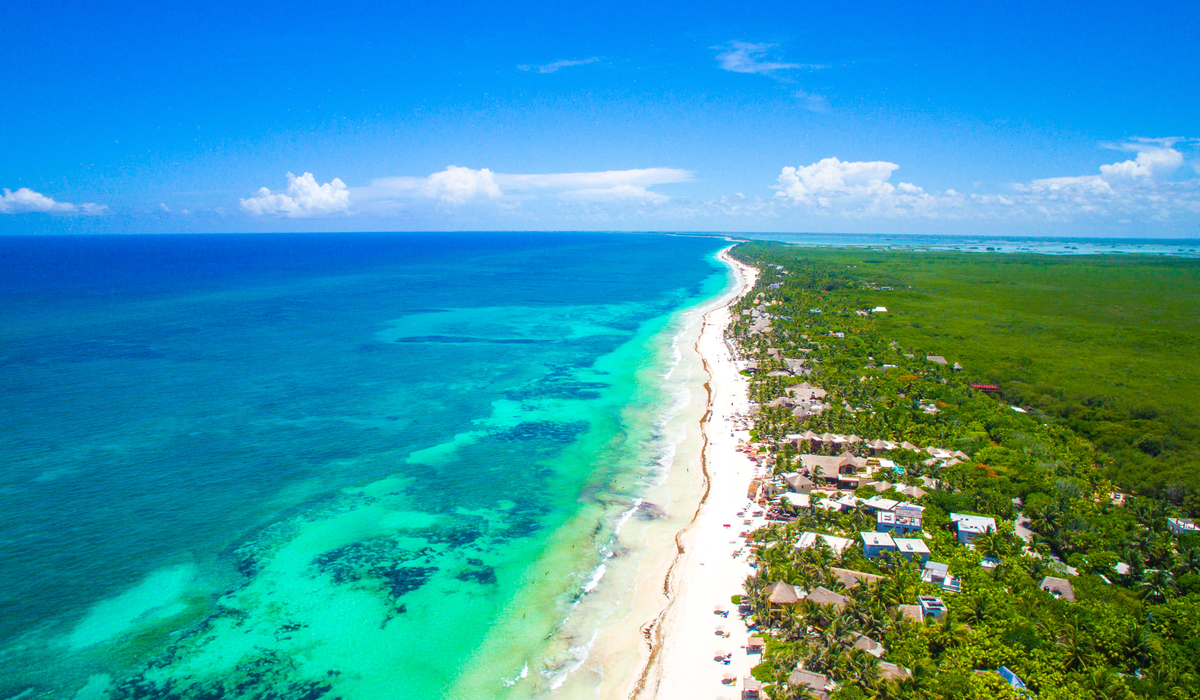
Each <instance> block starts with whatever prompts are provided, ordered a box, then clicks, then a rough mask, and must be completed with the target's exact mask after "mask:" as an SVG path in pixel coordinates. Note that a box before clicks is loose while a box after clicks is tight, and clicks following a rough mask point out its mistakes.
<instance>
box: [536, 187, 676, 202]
mask: <svg viewBox="0 0 1200 700" xmlns="http://www.w3.org/2000/svg"><path fill="white" fill-rule="evenodd" d="M558 196H559V198H560V199H566V200H575V201H580V202H619V201H623V200H624V201H628V200H638V199H641V200H646V201H649V202H656V203H661V202H665V201H667V200H668V199H670V197H667V196H666V195H664V194H659V193H658V192H651V191H650V190H648V189H646V188H645V187H641V186H639V185H614V186H613V187H596V188H589V189H582V190H569V191H567V192H562V193H560V194H559V195H558Z"/></svg>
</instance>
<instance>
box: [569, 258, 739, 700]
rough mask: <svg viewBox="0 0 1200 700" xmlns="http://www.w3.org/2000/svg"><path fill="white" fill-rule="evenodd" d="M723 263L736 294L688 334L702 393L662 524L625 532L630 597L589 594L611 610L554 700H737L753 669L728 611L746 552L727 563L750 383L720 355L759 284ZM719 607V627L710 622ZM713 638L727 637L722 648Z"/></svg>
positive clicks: (691, 411)
mask: <svg viewBox="0 0 1200 700" xmlns="http://www.w3.org/2000/svg"><path fill="white" fill-rule="evenodd" d="M719 259H720V260H721V261H722V262H724V263H725V264H727V265H730V266H731V267H732V268H733V270H734V272H735V275H736V283H735V285H734V286H733V287H732V288H731V289H730V290H729V291H727V292H726V293H725V294H724V295H723V296H722V297H721V298H720V299H718V300H716V301H715V303H714V306H713V307H712V308H710V310H708V311H707V312H706V313H704V315H703V319H702V323H696V330H694V331H692V332H693V333H695V335H691V337H690V338H689V339H688V342H689V344H692V343H694V347H695V350H696V351H697V354H698V358H697V359H698V361H695V362H690V361H689V362H686V363H684V364H685V365H686V370H684V368H683V367H681V371H687V372H689V373H690V374H691V376H695V377H696V378H697V380H699V382H701V383H703V384H705V385H706V389H705V391H704V392H703V393H700V394H699V395H694V396H693V398H692V405H691V406H689V407H688V408H687V409H685V410H684V411H682V412H681V413H680V416H679V417H680V419H681V420H685V421H687V422H686V423H685V424H684V425H685V428H686V435H685V436H684V437H683V438H682V439H681V440H680V442H679V443H678V452H677V453H676V455H675V459H674V463H673V466H672V468H671V471H670V473H669V475H668V477H667V479H666V481H665V482H664V483H662V484H659V485H657V486H655V487H652V488H651V489H649V491H648V492H647V493H646V499H647V502H650V503H654V504H656V505H659V506H661V507H662V508H663V509H664V511H665V517H663V518H661V519H656V520H653V521H650V522H647V523H645V524H644V526H641V527H637V528H626V529H625V530H623V531H622V536H621V538H620V539H621V543H620V545H619V546H620V547H622V548H626V552H627V553H626V555H625V556H622V557H621V558H619V559H613V560H610V561H609V564H608V565H609V576H611V577H612V578H613V579H614V580H623V579H624V578H625V577H626V576H628V577H629V578H630V579H631V580H632V581H633V587H632V589H627V588H623V587H621V586H617V587H605V586H602V587H600V588H599V589H597V590H596V591H594V592H593V593H592V594H590V596H589V597H590V599H591V604H592V605H596V606H599V607H604V606H606V605H610V607H609V608H608V609H609V610H610V611H611V612H610V613H609V614H607V615H606V616H605V619H604V620H603V621H602V622H601V623H600V626H599V629H597V630H595V633H594V634H595V636H593V637H591V639H590V640H581V639H576V640H574V641H572V643H573V644H581V643H582V644H586V645H587V648H588V651H587V655H586V660H584V661H583V662H582V663H581V664H580V666H579V667H577V668H576V670H575V671H574V672H573V673H571V674H570V676H569V677H567V678H566V679H565V681H564V683H563V685H562V686H561V687H559V688H558V689H557V692H556V693H555V696H556V697H563V698H574V697H600V698H612V699H613V700H618V699H620V700H624V699H625V698H631V697H634V698H655V697H671V698H674V697H686V698H697V697H708V698H719V697H722V696H728V697H730V698H733V697H735V696H736V695H737V693H738V689H740V686H741V680H740V679H741V676H743V675H745V674H746V673H748V671H749V669H750V667H751V666H753V665H755V664H756V663H757V656H747V654H746V649H745V645H746V641H747V635H746V631H745V626H744V624H743V623H742V621H741V620H740V619H739V618H738V616H737V610H736V606H734V605H732V604H731V603H730V597H731V596H733V595H735V594H738V593H740V592H741V584H742V581H743V580H744V579H745V577H746V576H747V575H748V574H749V573H750V572H751V571H752V569H751V568H750V565H749V563H748V561H747V559H748V552H747V551H745V550H743V551H741V553H740V554H739V555H738V556H736V557H734V556H732V555H733V552H735V551H737V550H741V549H742V543H743V542H744V538H741V537H739V536H738V535H739V533H741V532H743V531H744V530H747V529H749V528H750V527H754V526H755V525H746V524H745V523H744V522H743V521H744V519H743V518H740V517H738V515H737V513H738V511H740V510H742V509H743V506H744V505H746V504H747V503H748V499H747V498H746V490H747V487H748V485H749V484H750V481H751V480H752V479H753V478H754V473H755V469H756V466H755V464H754V463H753V462H752V461H751V460H750V459H749V458H748V457H747V456H746V455H744V454H743V453H741V452H738V451H737V445H738V443H739V441H742V440H746V439H747V438H748V433H747V432H746V431H745V430H735V429H734V425H735V422H736V421H738V416H739V415H744V414H745V412H746V410H747V408H748V401H747V395H746V389H747V382H746V378H745V377H743V376H742V375H740V374H738V368H737V367H736V365H735V362H734V358H733V357H732V356H731V354H730V350H729V348H728V346H727V345H726V343H725V329H726V327H727V326H728V324H729V321H730V318H731V315H730V312H729V306H730V305H731V304H733V303H734V302H735V301H737V300H738V299H739V298H741V296H742V295H743V294H745V293H746V292H747V291H748V290H749V289H751V288H752V287H753V285H754V281H755V279H756V278H757V274H758V272H757V270H755V269H754V268H751V267H748V266H745V265H741V264H739V263H737V262H736V261H734V260H733V259H732V258H730V257H729V256H728V255H727V254H726V253H725V252H722V253H721V254H720V255H719ZM747 515H749V513H747ZM726 525H728V527H726ZM718 605H723V606H724V608H725V610H727V611H729V612H728V616H727V617H723V616H719V615H717V614H715V609H716V607H717V606H718ZM718 626H722V627H724V629H725V631H726V632H728V633H729V636H728V637H723V636H718V635H717V634H716V628H717V627H718ZM717 650H724V651H726V652H730V653H731V654H732V657H731V659H730V663H729V664H725V663H722V662H718V661H716V660H714V656H715V652H716V651H717ZM727 674H738V676H737V677H738V681H737V682H736V683H734V684H730V685H726V684H723V683H722V680H723V678H724V676H725V675H727Z"/></svg>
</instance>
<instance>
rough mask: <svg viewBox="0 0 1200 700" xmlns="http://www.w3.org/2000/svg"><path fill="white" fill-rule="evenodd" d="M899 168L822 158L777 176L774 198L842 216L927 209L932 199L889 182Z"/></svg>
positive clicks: (918, 190)
mask: <svg viewBox="0 0 1200 700" xmlns="http://www.w3.org/2000/svg"><path fill="white" fill-rule="evenodd" d="M899 167H900V166H899V165H896V164H895V163H888V162H887V161H882V160H876V161H841V160H838V159H837V158H825V159H823V160H820V161H817V162H816V163H813V164H812V165H806V166H803V167H799V168H793V167H790V166H789V167H785V168H783V170H782V171H781V172H780V173H779V177H778V178H777V182H778V184H777V185H775V189H776V190H778V191H777V192H776V193H775V196H776V197H777V198H780V199H784V200H787V201H788V202H792V203H798V204H805V205H808V206H810V207H814V208H816V209H818V210H825V211H828V212H836V213H839V214H842V215H845V216H904V215H910V214H914V213H921V212H924V211H927V210H929V209H930V208H931V207H932V206H933V204H934V198H933V197H932V196H931V195H929V194H927V193H926V192H925V191H924V190H923V189H921V188H920V187H917V186H916V185H913V184H911V183H907V182H901V183H900V184H898V185H893V184H892V183H890V182H888V180H889V179H891V177H892V172H893V171H895V170H896V169H898V168H899Z"/></svg>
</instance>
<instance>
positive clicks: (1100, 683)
mask: <svg viewBox="0 0 1200 700" xmlns="http://www.w3.org/2000/svg"><path fill="white" fill-rule="evenodd" d="M1083 685H1084V688H1086V689H1087V690H1089V691H1090V692H1091V694H1092V697H1094V698H1096V700H1133V698H1134V694H1133V692H1132V691H1130V690H1129V686H1127V685H1125V681H1124V679H1122V678H1121V677H1120V676H1118V675H1117V674H1116V673H1114V672H1113V670H1112V669H1111V668H1108V667H1104V668H1097V669H1095V670H1093V671H1092V672H1091V673H1089V674H1088V675H1087V676H1086V677H1085V678H1084V683H1083Z"/></svg>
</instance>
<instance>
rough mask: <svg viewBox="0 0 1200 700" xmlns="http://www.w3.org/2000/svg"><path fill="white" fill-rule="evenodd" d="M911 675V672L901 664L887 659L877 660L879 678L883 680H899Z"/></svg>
mask: <svg viewBox="0 0 1200 700" xmlns="http://www.w3.org/2000/svg"><path fill="white" fill-rule="evenodd" d="M911 675H912V672H911V671H909V670H908V669H907V668H904V667H903V666H897V665H896V664H892V663H888V662H887V661H880V662H879V678H880V680H884V681H899V680H904V679H905V678H908V677H909V676H911Z"/></svg>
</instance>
